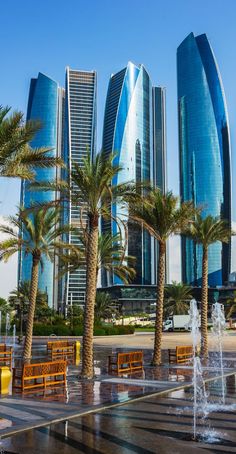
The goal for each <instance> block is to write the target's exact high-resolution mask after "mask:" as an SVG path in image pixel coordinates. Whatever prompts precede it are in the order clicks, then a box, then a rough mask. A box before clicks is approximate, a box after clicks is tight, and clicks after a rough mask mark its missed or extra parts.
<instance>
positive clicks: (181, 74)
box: [177, 33, 231, 286]
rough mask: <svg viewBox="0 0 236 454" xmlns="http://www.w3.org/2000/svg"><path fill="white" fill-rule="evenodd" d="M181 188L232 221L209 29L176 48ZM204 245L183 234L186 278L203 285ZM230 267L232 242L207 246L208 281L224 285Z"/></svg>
mask: <svg viewBox="0 0 236 454" xmlns="http://www.w3.org/2000/svg"><path fill="white" fill-rule="evenodd" d="M177 80H178V111H179V151H180V193H181V198H182V200H183V201H186V200H193V202H194V204H195V205H196V206H200V207H202V209H203V211H202V214H203V216H207V215H212V216H218V217H221V218H222V219H225V220H227V221H228V222H229V223H230V222H231V169H230V138H229V125H228V115H227V108H226V102H225V95H224V89H223V85H222V80H221V76H220V73H219V69H218V66H217V63H216V60H215V56H214V54H213V50H212V48H211V46H210V44H209V41H208V39H207V36H206V35H205V34H203V35H200V36H196V37H195V36H194V35H193V33H191V34H190V35H188V36H187V38H186V39H185V40H184V41H183V42H182V43H181V44H180V46H179V47H178V50H177ZM201 261H202V248H201V246H200V245H196V244H195V243H193V242H192V241H191V240H189V239H185V238H182V273H183V276H182V277H183V281H184V282H186V283H188V284H193V285H199V284H200V283H201V277H202V267H201ZM229 272H230V244H229V245H222V244H221V243H215V244H213V245H211V246H210V247H209V285H210V286H216V285H222V284H223V283H224V282H225V281H226V280H227V279H228V275H229Z"/></svg>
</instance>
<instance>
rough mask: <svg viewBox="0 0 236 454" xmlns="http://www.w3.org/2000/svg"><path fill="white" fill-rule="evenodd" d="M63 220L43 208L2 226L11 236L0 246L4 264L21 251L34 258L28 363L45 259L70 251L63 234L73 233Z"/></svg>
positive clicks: (21, 212)
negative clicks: (40, 274) (39, 285)
mask: <svg viewBox="0 0 236 454" xmlns="http://www.w3.org/2000/svg"><path fill="white" fill-rule="evenodd" d="M59 220H60V210H59V209H55V208H40V209H38V210H34V211H32V213H31V214H29V213H28V212H26V211H24V209H22V208H20V209H19V214H18V216H16V217H13V216H11V217H9V218H8V221H9V223H10V226H6V225H0V232H2V233H4V234H8V235H9V237H8V238H7V239H6V240H3V241H1V242H0V260H4V261H5V262H6V261H8V259H9V258H10V257H11V256H12V255H13V254H15V253H16V252H19V251H22V252H23V253H24V254H25V255H30V256H31V258H32V268H31V284H30V295H29V301H30V305H29V310H28V317H27V325H26V336H25V344H24V351H23V359H24V362H28V361H29V360H30V358H31V350H32V333H33V323H34V313H35V304H36V297H37V291H38V276H39V266H40V265H41V267H42V268H43V259H44V257H46V258H48V259H50V260H53V258H54V254H55V253H58V250H60V249H63V248H65V247H67V245H66V244H64V243H63V242H61V241H60V240H59V238H60V236H61V235H62V234H63V233H65V232H68V231H69V227H66V226H65V227H64V228H58V223H59ZM15 229H18V231H20V232H21V234H20V235H19V233H18V231H16V230H15Z"/></svg>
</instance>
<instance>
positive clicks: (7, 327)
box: [6, 314, 10, 344]
mask: <svg viewBox="0 0 236 454" xmlns="http://www.w3.org/2000/svg"><path fill="white" fill-rule="evenodd" d="M9 330H10V315H9V314H6V344H7V340H8V333H9Z"/></svg>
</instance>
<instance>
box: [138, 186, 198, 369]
mask: <svg viewBox="0 0 236 454" xmlns="http://www.w3.org/2000/svg"><path fill="white" fill-rule="evenodd" d="M194 212H195V210H194V208H193V205H192V203H191V202H186V203H182V204H180V205H179V200H178V198H177V197H175V196H174V195H173V194H172V192H167V193H166V194H162V193H161V191H160V190H159V189H151V190H150V191H149V192H148V193H147V194H144V195H143V196H142V197H141V198H140V200H138V199H136V200H132V199H131V200H130V202H129V216H130V218H131V219H132V220H133V221H134V222H136V223H138V224H141V225H142V226H143V227H144V228H145V229H146V230H147V232H149V233H150V235H152V236H153V237H154V238H155V239H156V240H157V241H158V243H159V258H158V274H157V302H156V324H155V340H154V351H153V359H152V364H153V365H155V366H156V365H159V364H161V340H162V324H163V300H164V284H165V255H166V242H167V240H168V238H169V237H170V235H172V234H179V233H180V232H182V231H183V230H184V229H186V227H187V225H188V224H189V222H190V221H191V219H192V218H193V214H194Z"/></svg>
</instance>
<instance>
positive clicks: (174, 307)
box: [165, 281, 192, 315]
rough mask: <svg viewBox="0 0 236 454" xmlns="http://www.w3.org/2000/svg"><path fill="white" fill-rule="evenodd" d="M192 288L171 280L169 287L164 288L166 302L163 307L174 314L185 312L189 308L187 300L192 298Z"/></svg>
mask: <svg viewBox="0 0 236 454" xmlns="http://www.w3.org/2000/svg"><path fill="white" fill-rule="evenodd" d="M191 292H192V288H191V287H190V286H189V285H186V284H182V283H181V282H179V283H177V282H175V281H174V282H172V284H171V285H170V286H169V287H166V288H165V296H166V297H167V302H166V303H165V308H166V309H167V308H168V310H169V311H170V310H171V312H172V314H174V315H181V314H187V313H188V309H189V304H188V301H189V300H190V299H191V298H192V295H191Z"/></svg>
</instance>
